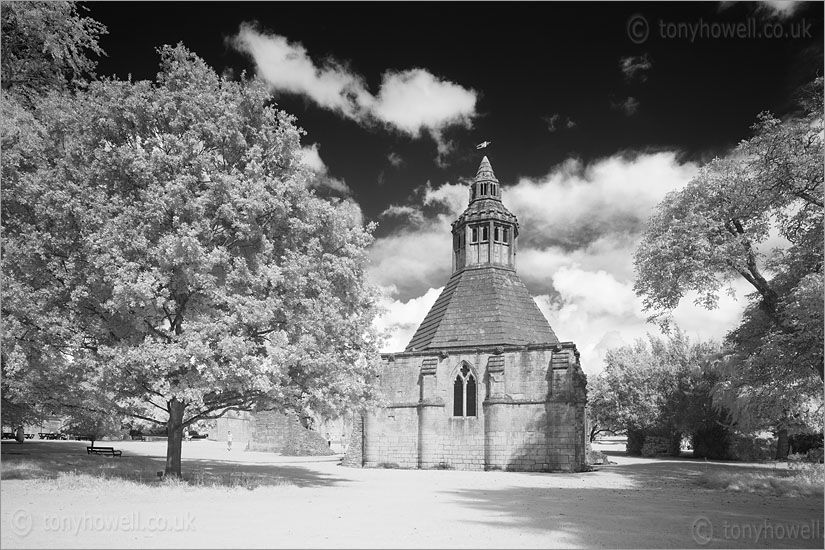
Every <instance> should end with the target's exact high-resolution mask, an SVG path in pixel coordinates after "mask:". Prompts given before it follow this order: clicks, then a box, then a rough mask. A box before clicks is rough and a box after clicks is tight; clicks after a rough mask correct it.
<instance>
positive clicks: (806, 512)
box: [0, 442, 823, 548]
mask: <svg viewBox="0 0 825 550" xmlns="http://www.w3.org/2000/svg"><path fill="white" fill-rule="evenodd" d="M62 443H63V446H62V447H61V442H55V443H51V442H50V444H44V445H43V446H38V447H40V448H41V449H42V452H58V453H59V452H66V451H67V450H68V449H69V448H70V447H67V446H66V445H67V442H62ZM24 445H25V444H24ZM117 446H118V447H119V448H123V449H124V458H123V460H129V455H132V456H135V455H145V456H156V457H158V461H159V462H158V463H159V464H160V457H161V456H162V455H163V453H164V451H165V449H164V447H163V444H160V443H138V442H124V443H123V444H122V445H121V444H120V443H118V445H117ZM29 448H31V449H32V451H31V452H35V451H34V447H33V446H32V447H29ZM3 449H4V454H5V451H6V449H7V447H6V445H5V444H4V445H3ZM101 458H102V457H101ZM115 460H116V459H115ZM613 460H615V461H616V462H618V464H611V465H608V466H603V467H599V468H598V470H597V471H594V472H587V473H581V474H530V473H508V472H455V471H415V470H375V469H364V470H360V469H351V468H344V467H342V466H339V465H338V464H337V460H336V459H335V458H334V457H333V458H332V459H330V458H329V457H324V459H321V460H318V459H296V458H291V457H280V456H277V455H272V454H268V453H246V452H238V451H237V450H233V451H231V452H227V451H226V448H225V447H223V446H221V445H220V444H218V443H214V442H197V443H194V442H193V443H192V444H190V445H188V446H187V447H184V468H185V469H192V470H194V469H201V470H204V471H210V472H213V473H220V472H224V473H228V472H238V471H245V472H256V473H259V474H265V475H274V476H281V477H283V478H285V479H289V480H290V482H291V485H289V486H281V487H265V488H258V489H255V490H252V491H249V490H246V489H215V488H211V489H201V488H186V489H184V488H180V487H178V488H172V489H167V488H161V487H140V488H137V489H134V490H130V491H129V493H128V494H125V495H118V494H111V491H107V489H106V485H105V484H101V486H98V487H95V488H85V487H75V488H72V489H66V488H63V489H59V490H55V483H54V482H39V481H31V480H7V481H5V480H4V481H3V482H2V491H0V502H1V503H2V518H1V520H0V543H2V547H3V548H45V547H51V548H57V547H59V548H79V547H83V548H103V547H105V548H116V547H117V548H123V547H144V548H161V547H163V548H170V547H179V548H218V547H220V548H227V547H233V548H251V547H270V548H271V547H286V548H306V547H310V548H356V547H357V548H425V547H426V548H436V547H437V548H539V547H540V548H562V547H563V548H630V547H632V548H695V547H707V548H721V547H724V548H782V547H789V548H795V547H810V548H815V547H816V548H822V547H823V539H822V529H823V522H822V513H823V501H822V498H821V497H819V498H780V497H770V496H758V495H753V494H741V493H735V492H724V491H717V490H709V489H703V488H701V487H699V486H697V485H696V484H695V483H694V479H695V478H696V477H697V476H699V475H700V474H701V473H702V472H703V471H704V470H706V469H713V468H737V469H741V468H748V467H756V466H748V465H738V464H737V465H734V464H726V463H700V462H697V461H689V460H681V461H679V460H653V459H634V458H629V457H623V456H617V457H614V458H613ZM190 471H191V470H190ZM115 486H117V485H115Z"/></svg>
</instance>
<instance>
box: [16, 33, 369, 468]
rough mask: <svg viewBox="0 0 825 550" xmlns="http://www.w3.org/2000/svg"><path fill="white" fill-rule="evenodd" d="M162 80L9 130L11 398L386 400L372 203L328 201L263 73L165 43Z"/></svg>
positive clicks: (91, 91) (99, 93)
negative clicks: (231, 68)
mask: <svg viewBox="0 0 825 550" xmlns="http://www.w3.org/2000/svg"><path fill="white" fill-rule="evenodd" d="M159 52H160V56H161V63H160V72H159V73H158V75H157V79H156V82H148V81H141V82H131V81H129V82H124V81H118V80H115V79H105V80H102V81H98V82H93V83H91V84H89V86H88V87H87V88H86V89H84V90H78V91H76V92H75V93H71V94H69V93H53V94H50V95H47V96H46V97H44V98H43V99H41V100H38V102H37V104H36V106H35V107H34V108H33V109H31V110H29V111H22V110H16V111H11V112H10V113H11V114H13V115H15V116H14V118H13V119H11V120H7V121H6V122H5V123H4V124H3V134H2V147H3V157H2V176H3V182H4V193H3V204H2V215H3V225H2V230H3V242H4V250H3V257H2V268H3V274H4V279H5V281H4V285H3V295H2V298H3V300H2V308H3V317H4V330H3V363H4V374H6V376H7V377H8V379H9V380H8V381H9V391H10V392H12V393H13V394H14V395H18V396H21V397H22V396H24V395H26V393H27V392H31V391H34V392H37V395H38V398H42V399H44V400H52V401H54V402H55V403H57V404H61V403H63V404H68V405H74V406H77V404H78V402H80V403H82V402H83V401H84V399H87V398H89V399H91V402H93V403H94V404H95V406H96V407H97V408H99V409H102V410H104V412H110V413H111V412H113V411H118V412H122V413H124V414H128V415H131V416H133V417H137V418H141V419H144V420H146V421H150V422H154V423H157V424H162V425H165V426H166V428H167V433H168V451H167V462H166V472H167V473H168V474H171V475H180V471H181V470H180V467H181V465H180V458H181V457H180V450H181V447H180V445H181V437H182V432H183V429H184V428H185V427H186V426H188V425H189V424H192V423H194V422H198V421H200V420H204V419H208V418H214V417H217V416H220V415H222V414H224V413H225V412H226V411H228V410H233V409H234V410H261V409H277V410H284V409H292V410H312V411H315V412H321V413H327V414H331V413H335V412H338V411H341V410H343V409H345V408H348V407H354V406H359V405H363V403H364V402H365V401H367V400H369V399H371V398H372V396H373V391H374V387H375V385H374V383H375V374H376V371H375V367H376V365H377V362H376V357H377V342H376V338H375V335H374V332H373V329H372V328H371V322H372V319H373V317H374V314H375V296H374V291H373V289H372V288H371V287H370V286H369V285H367V284H366V282H365V274H364V265H365V262H366V254H365V252H366V248H367V246H368V245H369V244H370V242H371V231H372V228H371V227H370V226H367V227H364V226H363V224H362V220H361V217H360V211H359V210H358V208H357V206H355V205H354V204H352V203H351V202H348V201H340V200H323V199H321V198H319V197H317V196H315V194H314V193H313V191H312V190H311V189H309V187H308V181H309V178H310V174H309V173H308V172H307V169H306V168H305V167H304V166H303V165H302V164H301V162H300V136H301V130H300V129H299V128H298V127H297V126H296V124H295V121H294V119H293V118H292V117H291V116H289V115H287V114H286V113H284V112H282V111H280V110H278V109H276V108H275V107H274V106H273V104H272V102H271V100H270V97H269V93H268V91H267V89H266V86H265V85H264V84H263V83H262V82H260V81H258V80H255V79H252V80H250V79H246V78H243V79H241V80H240V81H230V80H228V79H226V78H222V77H219V76H218V75H217V74H216V73H215V72H214V71H213V70H212V69H211V68H210V67H208V66H207V65H206V64H205V63H204V62H203V61H202V60H201V59H199V58H198V57H197V56H195V55H194V54H192V53H190V52H189V51H188V50H186V48H184V47H183V46H178V47H169V46H166V47H163V48H162V49H160V50H159Z"/></svg>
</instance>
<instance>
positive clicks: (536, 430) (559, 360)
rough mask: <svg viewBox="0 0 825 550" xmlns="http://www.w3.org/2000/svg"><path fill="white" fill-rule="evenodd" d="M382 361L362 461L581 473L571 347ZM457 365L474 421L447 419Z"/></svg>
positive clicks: (578, 387)
mask: <svg viewBox="0 0 825 550" xmlns="http://www.w3.org/2000/svg"><path fill="white" fill-rule="evenodd" d="M384 359H385V360H384V363H383V369H382V373H381V385H382V389H383V391H384V395H385V397H386V400H387V401H388V405H387V406H386V407H384V408H382V409H379V410H377V411H374V412H372V413H370V414H368V415H366V417H365V422H364V436H363V444H364V451H363V456H362V459H363V463H364V464H365V465H367V466H385V467H402V468H450V469H461V470H483V469H502V470H519V471H578V470H581V469H584V468H585V467H586V460H585V451H586V447H585V429H584V423H585V416H584V414H585V413H584V410H585V402H586V393H585V392H586V390H585V384H586V379H585V377H584V374H583V373H582V371H581V366H580V364H579V362H578V354H577V352H576V350H575V346H573V345H572V344H569V343H568V344H563V345H559V346H552V345H548V346H522V347H516V346H512V347H510V348H509V349H508V348H503V347H488V348H486V349H485V348H476V349H469V350H451V352H450V353H449V354H447V353H438V354H436V353H433V352H430V353H426V352H423V353H415V352H409V353H403V354H397V355H388V356H385V358H384ZM464 365H466V366H468V367H469V368H470V370H471V372H473V373H474V376H475V379H476V381H477V386H476V387H477V392H478V393H477V399H476V402H477V410H476V416H467V417H456V416H453V381H454V380H455V377H456V374H457V373H458V372H459V370H460V369H461V368H462V366H464ZM350 446H351V447H352V444H351V445H350Z"/></svg>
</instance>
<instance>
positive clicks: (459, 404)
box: [453, 365, 477, 416]
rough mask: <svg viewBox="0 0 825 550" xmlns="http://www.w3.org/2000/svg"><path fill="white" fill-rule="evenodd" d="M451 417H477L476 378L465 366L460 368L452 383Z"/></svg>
mask: <svg viewBox="0 0 825 550" xmlns="http://www.w3.org/2000/svg"><path fill="white" fill-rule="evenodd" d="M453 416H477V415H476V378H475V376H473V373H472V371H471V370H470V367H468V366H467V365H463V366H462V367H461V371H459V373H458V374H457V375H456V377H455V381H454V382H453Z"/></svg>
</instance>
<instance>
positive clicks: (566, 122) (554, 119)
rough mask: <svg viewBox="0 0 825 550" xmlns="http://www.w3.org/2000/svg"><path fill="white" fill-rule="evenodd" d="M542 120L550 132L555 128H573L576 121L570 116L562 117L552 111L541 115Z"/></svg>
mask: <svg viewBox="0 0 825 550" xmlns="http://www.w3.org/2000/svg"><path fill="white" fill-rule="evenodd" d="M542 120H543V121H544V122H546V123H547V131H548V132H550V133H551V134H552V133H553V132H555V131H557V130H563V129H568V130H569V129H570V128H575V127H576V123H575V122H574V121H573V120H571V119H570V117H564V116H562V115H561V114H559V113H553V114H552V115H550V116H545V117H542Z"/></svg>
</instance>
